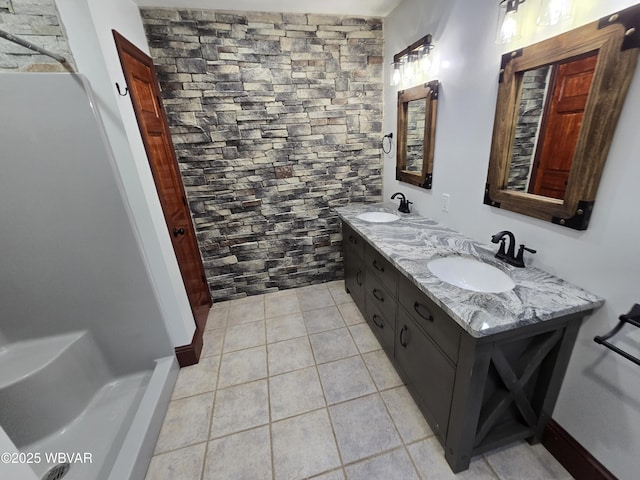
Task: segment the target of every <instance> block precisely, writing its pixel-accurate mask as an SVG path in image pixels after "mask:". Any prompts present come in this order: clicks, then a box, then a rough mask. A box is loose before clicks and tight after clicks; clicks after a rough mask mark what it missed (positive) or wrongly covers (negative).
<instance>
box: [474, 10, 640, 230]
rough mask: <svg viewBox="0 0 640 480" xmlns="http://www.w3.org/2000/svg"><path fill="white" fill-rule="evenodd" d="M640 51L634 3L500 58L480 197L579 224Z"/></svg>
mask: <svg viewBox="0 0 640 480" xmlns="http://www.w3.org/2000/svg"><path fill="white" fill-rule="evenodd" d="M639 50H640V5H635V6H633V7H629V8H627V9H625V10H622V11H619V12H617V13H614V14H612V15H607V16H606V17H603V18H602V19H600V20H599V21H596V22H593V23H590V24H587V25H584V26H581V27H578V28H576V29H574V30H571V31H569V32H565V33H563V34H560V35H558V36H556V37H552V38H549V39H547V40H544V41H542V42H539V43H536V44H533V45H530V46H527V47H524V48H522V49H520V50H515V51H513V52H509V53H507V54H505V55H503V57H502V65H501V69H500V75H499V86H498V98H497V101H496V115H495V120H494V127H493V139H492V144H491V157H490V160H489V169H488V173H487V184H486V189H485V199H484V203H485V204H487V205H491V206H494V207H499V208H504V209H507V210H511V211H514V212H517V213H521V214H524V215H528V216H531V217H535V218H539V219H542V220H546V221H550V222H553V223H556V224H559V225H564V226H566V227H570V228H575V229H577V230H585V229H586V228H587V227H588V225H589V219H590V216H591V212H592V210H593V206H594V203H595V197H596V193H597V191H598V184H599V182H600V177H601V176H602V171H603V169H604V165H605V162H606V159H607V154H608V151H609V147H610V145H611V141H612V139H613V133H614V131H615V126H616V122H617V121H618V118H619V116H620V112H621V110H622V105H623V104H624V99H625V96H626V93H627V90H628V88H629V84H630V82H631V78H632V76H633V73H634V71H635V68H636V65H637V60H638V51H639Z"/></svg>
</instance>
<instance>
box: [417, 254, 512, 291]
mask: <svg viewBox="0 0 640 480" xmlns="http://www.w3.org/2000/svg"><path fill="white" fill-rule="evenodd" d="M427 268H428V269H429V270H430V271H431V273H433V274H434V275H435V276H436V277H438V278H439V279H440V280H444V281H445V282H447V283H450V284H452V285H455V286H456V287H460V288H464V289H466V290H472V291H474V292H483V293H501V292H508V291H509V290H511V289H512V288H513V287H515V286H516V284H515V282H514V281H513V280H512V279H511V277H510V276H509V275H507V274H506V273H504V272H503V271H502V270H500V269H499V268H496V267H494V266H492V265H489V264H487V263H484V262H480V261H478V260H473V259H471V258H464V257H443V258H437V259H435V260H432V261H430V262H429V263H428V264H427Z"/></svg>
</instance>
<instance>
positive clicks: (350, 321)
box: [338, 303, 365, 325]
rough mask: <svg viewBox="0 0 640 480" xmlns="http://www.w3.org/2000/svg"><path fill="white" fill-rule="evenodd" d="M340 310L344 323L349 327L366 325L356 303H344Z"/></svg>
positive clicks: (339, 306)
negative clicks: (360, 324)
mask: <svg viewBox="0 0 640 480" xmlns="http://www.w3.org/2000/svg"><path fill="white" fill-rule="evenodd" d="M338 310H340V315H342V318H343V319H344V323H346V324H347V325H358V324H359V323H365V319H364V317H363V316H362V313H360V310H358V307H357V306H356V304H355V303H342V304H340V305H338Z"/></svg>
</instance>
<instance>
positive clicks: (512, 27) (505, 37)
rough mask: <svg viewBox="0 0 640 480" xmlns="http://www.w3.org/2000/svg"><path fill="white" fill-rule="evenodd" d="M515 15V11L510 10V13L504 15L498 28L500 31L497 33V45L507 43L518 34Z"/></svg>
mask: <svg viewBox="0 0 640 480" xmlns="http://www.w3.org/2000/svg"><path fill="white" fill-rule="evenodd" d="M516 13H517V10H511V11H510V12H507V13H505V15H504V19H503V20H502V25H501V26H500V31H499V32H498V42H499V43H509V42H511V41H512V40H513V39H514V38H516V35H517V34H518V22H517V19H516Z"/></svg>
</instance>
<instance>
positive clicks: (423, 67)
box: [390, 34, 434, 87]
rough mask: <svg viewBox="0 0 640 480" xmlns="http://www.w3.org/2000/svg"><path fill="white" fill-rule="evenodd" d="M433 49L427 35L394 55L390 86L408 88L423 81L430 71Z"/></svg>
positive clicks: (429, 36) (430, 39) (430, 38)
mask: <svg viewBox="0 0 640 480" xmlns="http://www.w3.org/2000/svg"><path fill="white" fill-rule="evenodd" d="M433 48H434V45H433V43H432V37H431V34H429V35H425V36H424V37H422V38H421V39H420V40H418V41H417V42H414V43H412V44H411V45H409V46H408V47H407V48H405V49H404V50H402V51H401V52H400V53H397V54H395V55H394V56H393V70H392V72H391V82H390V83H391V86H392V87H400V86H402V87H409V86H411V85H412V84H415V83H419V82H421V81H423V80H424V79H425V77H426V76H427V75H428V74H429V73H431V70H432V66H433V60H432V58H431V57H432V55H431V50H433Z"/></svg>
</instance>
